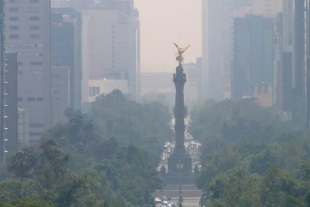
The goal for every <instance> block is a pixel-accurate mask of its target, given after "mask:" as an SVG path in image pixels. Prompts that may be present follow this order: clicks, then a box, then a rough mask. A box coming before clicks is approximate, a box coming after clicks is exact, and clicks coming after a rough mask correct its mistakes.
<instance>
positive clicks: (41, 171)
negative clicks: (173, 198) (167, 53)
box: [0, 90, 172, 207]
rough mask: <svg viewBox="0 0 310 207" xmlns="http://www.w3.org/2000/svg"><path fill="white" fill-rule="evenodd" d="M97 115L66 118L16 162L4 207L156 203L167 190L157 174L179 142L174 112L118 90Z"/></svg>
mask: <svg viewBox="0 0 310 207" xmlns="http://www.w3.org/2000/svg"><path fill="white" fill-rule="evenodd" d="M90 108H91V109H90V111H89V113H88V114H84V113H81V112H78V111H73V110H70V109H69V110H67V111H66V115H67V116H68V118H69V121H68V123H65V124H58V125H57V126H55V127H54V128H52V129H50V130H49V132H48V133H47V134H46V135H44V136H43V137H42V138H41V141H40V143H39V144H36V145H32V146H29V147H27V148H25V149H22V150H20V151H19V152H17V153H16V154H15V155H13V156H12V157H11V158H10V159H9V162H8V166H7V169H8V171H9V172H11V173H12V175H14V176H9V177H7V178H6V179H4V180H2V181H1V182H0V200H1V201H2V203H0V206H39V205H41V204H40V202H50V203H46V205H45V204H43V203H42V205H41V206H53V205H55V206H59V207H62V206H63V207H70V206H75V207H78V206H81V207H82V206H94V207H96V206H104V207H127V206H128V207H131V206H144V205H145V204H149V203H152V202H153V201H152V197H151V193H152V192H154V191H155V190H156V189H160V188H161V187H162V184H163V183H162V180H161V179H160V177H159V175H158V172H157V171H156V167H157V165H158V163H159V160H160V154H161V147H162V146H163V144H164V142H165V140H167V139H169V138H170V137H169V136H170V135H171V134H172V132H171V130H170V127H169V121H170V118H171V117H170V113H169V110H168V109H167V108H165V107H163V106H162V105H161V104H159V103H149V104H138V103H136V102H133V101H130V100H128V99H127V98H126V97H125V96H124V95H123V94H122V93H121V92H120V91H118V90H115V91H113V92H112V93H111V94H108V95H106V96H101V97H99V98H98V99H97V100H96V101H95V102H94V103H93V104H92V105H91V107H90ZM4 175H5V173H2V176H1V177H5V176H4ZM22 198H26V199H22ZM16 203H18V204H16ZM29 203H33V204H29Z"/></svg>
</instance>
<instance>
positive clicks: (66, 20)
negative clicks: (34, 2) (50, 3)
mask: <svg viewBox="0 0 310 207" xmlns="http://www.w3.org/2000/svg"><path fill="white" fill-rule="evenodd" d="M51 65H52V67H68V68H69V103H70V104H69V106H70V107H71V108H72V109H75V110H77V109H81V79H82V77H81V14H80V12H78V11H76V10H75V9H73V8H52V14H51Z"/></svg>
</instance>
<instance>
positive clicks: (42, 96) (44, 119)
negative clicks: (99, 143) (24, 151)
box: [5, 0, 51, 142]
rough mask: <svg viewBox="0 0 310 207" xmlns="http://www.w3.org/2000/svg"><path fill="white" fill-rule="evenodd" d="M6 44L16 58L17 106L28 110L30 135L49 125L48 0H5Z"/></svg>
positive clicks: (33, 139)
mask: <svg viewBox="0 0 310 207" xmlns="http://www.w3.org/2000/svg"><path fill="white" fill-rule="evenodd" d="M5 3H6V6H5V14H6V15H5V25H6V31H5V35H6V40H5V47H6V52H8V53H17V54H18V55H17V58H18V69H19V71H18V90H17V91H18V107H19V108H22V109H27V110H28V111H29V139H30V142H36V141H38V140H39V139H40V137H41V136H42V135H43V133H44V132H45V131H46V130H47V129H49V128H50V126H51V63H50V7H51V1H50V0H44V1H42V0H14V1H11V0H5Z"/></svg>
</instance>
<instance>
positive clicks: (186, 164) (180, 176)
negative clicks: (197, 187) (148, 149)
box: [165, 154, 194, 185]
mask: <svg viewBox="0 0 310 207" xmlns="http://www.w3.org/2000/svg"><path fill="white" fill-rule="evenodd" d="M165 181H166V182H165V183H166V185H177V184H182V185H192V184H194V177H193V172H192V158H191V157H190V155H188V154H172V155H170V157H169V158H168V173H167V175H166V178H165Z"/></svg>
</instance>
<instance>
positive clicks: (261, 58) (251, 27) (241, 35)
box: [231, 15, 274, 101]
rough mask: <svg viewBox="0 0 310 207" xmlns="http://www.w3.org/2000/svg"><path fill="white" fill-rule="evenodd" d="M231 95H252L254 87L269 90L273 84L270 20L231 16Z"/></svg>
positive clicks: (236, 98)
mask: <svg viewBox="0 0 310 207" xmlns="http://www.w3.org/2000/svg"><path fill="white" fill-rule="evenodd" d="M233 31H234V32H233V43H234V44H233V64H232V65H233V66H232V73H231V87H232V88H231V95H232V99H233V100H237V101H238V100H240V99H242V98H243V97H247V96H252V95H253V92H255V91H254V89H255V88H258V92H259V91H264V92H268V91H267V90H269V87H268V86H269V84H272V83H273V60H274V47H273V39H274V35H273V19H272V18H263V16H262V15H247V16H246V17H244V18H235V19H234V30H233Z"/></svg>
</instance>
